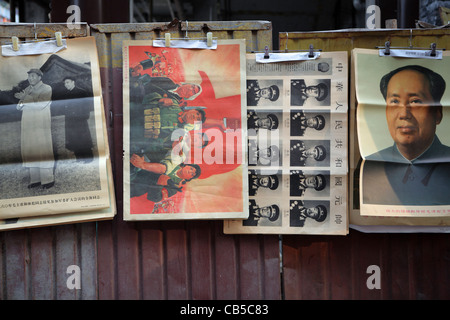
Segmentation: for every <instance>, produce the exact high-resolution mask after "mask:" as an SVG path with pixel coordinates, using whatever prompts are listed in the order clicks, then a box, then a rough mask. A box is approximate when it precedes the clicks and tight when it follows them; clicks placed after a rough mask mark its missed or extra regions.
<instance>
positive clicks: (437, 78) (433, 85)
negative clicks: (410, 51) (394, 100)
mask: <svg viewBox="0 0 450 320" xmlns="http://www.w3.org/2000/svg"><path fill="white" fill-rule="evenodd" d="M403 70H413V71H417V72H420V73H421V74H423V75H424V76H425V77H426V78H427V79H428V83H429V85H430V93H431V96H432V97H433V99H434V101H435V102H440V101H441V98H442V96H443V95H444V91H445V80H444V78H442V76H441V75H440V74H438V73H436V72H434V71H432V70H430V69H428V68H425V67H422V66H418V65H408V66H404V67H400V68H397V69H395V70H393V71H391V72H389V73H388V74H386V75H384V76H383V77H382V78H381V81H380V91H381V94H382V95H383V98H384V100H386V95H387V87H388V84H389V81H390V80H391V78H392V77H393V76H394V75H395V74H397V73H398V72H400V71H403Z"/></svg>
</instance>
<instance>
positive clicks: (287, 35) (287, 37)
mask: <svg viewBox="0 0 450 320" xmlns="http://www.w3.org/2000/svg"><path fill="white" fill-rule="evenodd" d="M288 40H289V33H288V32H286V45H285V47H284V52H288Z"/></svg>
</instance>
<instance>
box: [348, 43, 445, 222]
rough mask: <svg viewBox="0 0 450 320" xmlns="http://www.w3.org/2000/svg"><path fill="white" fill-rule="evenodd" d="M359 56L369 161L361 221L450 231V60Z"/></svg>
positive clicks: (361, 117) (358, 86)
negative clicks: (446, 227)
mask: <svg viewBox="0 0 450 320" xmlns="http://www.w3.org/2000/svg"><path fill="white" fill-rule="evenodd" d="M352 58H353V62H352V63H353V64H354V72H355V74H354V81H355V91H356V92H355V93H356V100H357V109H356V125H357V133H358V141H357V143H358V145H359V152H360V155H361V160H362V161H361V163H360V165H358V167H357V168H356V169H355V172H356V173H359V192H360V194H359V204H360V208H359V211H360V212H359V214H360V217H356V220H358V221H359V220H364V218H363V217H364V216H369V217H376V216H380V217H384V219H383V221H381V220H378V221H379V224H394V225H396V224H407V225H448V222H449V219H448V217H450V197H449V195H450V184H449V183H448V181H449V179H450V147H449V146H450V126H449V124H450V112H449V110H448V106H449V104H450V90H449V89H448V84H449V83H450V55H449V54H448V53H447V52H445V51H444V52H443V57H442V58H441V59H428V58H405V57H401V58H398V57H388V56H380V54H379V51H378V50H367V49H354V51H353V57H352ZM355 183H356V181H355ZM361 217H362V218H361ZM401 218H406V220H402V219H401ZM372 222H373V221H372ZM362 224H364V222H362Z"/></svg>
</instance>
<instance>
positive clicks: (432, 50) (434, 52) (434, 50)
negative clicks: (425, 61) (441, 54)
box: [430, 42, 436, 57]
mask: <svg viewBox="0 0 450 320" xmlns="http://www.w3.org/2000/svg"><path fill="white" fill-rule="evenodd" d="M430 47H431V53H430V56H432V57H436V43H434V42H433V43H432V44H431V46H430Z"/></svg>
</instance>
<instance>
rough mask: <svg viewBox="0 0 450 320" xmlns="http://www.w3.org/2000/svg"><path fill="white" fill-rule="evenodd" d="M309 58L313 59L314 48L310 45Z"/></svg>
mask: <svg viewBox="0 0 450 320" xmlns="http://www.w3.org/2000/svg"><path fill="white" fill-rule="evenodd" d="M308 57H309V58H314V47H313V45H312V44H310V45H309V55H308Z"/></svg>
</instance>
